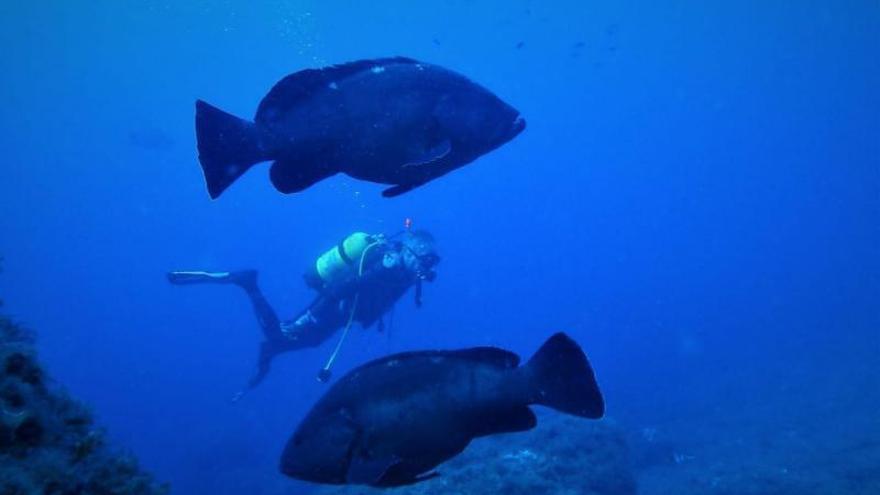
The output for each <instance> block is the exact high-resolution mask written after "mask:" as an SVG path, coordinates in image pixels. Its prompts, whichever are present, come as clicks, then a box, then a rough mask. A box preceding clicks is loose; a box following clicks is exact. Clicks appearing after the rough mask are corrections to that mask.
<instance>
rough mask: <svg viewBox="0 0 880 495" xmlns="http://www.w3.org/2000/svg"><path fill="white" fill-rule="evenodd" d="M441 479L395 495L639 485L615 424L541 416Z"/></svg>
mask: <svg viewBox="0 0 880 495" xmlns="http://www.w3.org/2000/svg"><path fill="white" fill-rule="evenodd" d="M437 471H438V472H439V473H440V476H438V477H436V478H432V479H430V480H427V481H424V482H421V483H417V484H415V485H412V486H409V487H405V488H401V489H399V490H394V493H395V494H400V495H403V494H407V495H409V494H418V495H447V494H462V493H503V494H505V495H520V494H522V495H527V494H528V495H575V494H577V495H612V494H613V495H630V494H635V493H636V482H635V478H634V476H633V473H632V471H631V469H630V463H629V454H628V449H627V446H626V441H625V437H624V434H623V433H622V431H621V430H620V429H619V428H618V427H617V426H615V425H614V424H613V423H612V422H611V421H608V420H603V421H588V420H584V419H580V418H574V417H571V416H565V415H562V414H557V413H550V412H548V413H546V414H541V415H540V416H539V419H538V426H537V427H536V428H535V429H533V430H531V431H529V432H526V433H513V434H507V435H495V436H491V437H486V438H481V439H477V440H475V441H474V442H473V443H471V445H470V446H469V447H468V448H467V449H466V450H465V451H464V452H463V453H462V454H461V455H459V456H458V457H456V458H454V459H452V460H450V461H449V462H447V463H445V464H442V465H441V466H439V467H438V468H437ZM317 493H319V494H321V495H343V494H345V495H358V494H378V493H387V491H383V490H381V489H375V488H369V487H363V486H345V487H326V488H323V489H321V490H319V491H318V492H317Z"/></svg>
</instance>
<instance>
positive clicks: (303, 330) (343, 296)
mask: <svg viewBox="0 0 880 495" xmlns="http://www.w3.org/2000/svg"><path fill="white" fill-rule="evenodd" d="M408 226H409V220H407V227H408ZM439 261H440V257H439V256H438V255H437V252H436V250H435V248H434V238H433V236H431V234H429V233H428V232H426V231H423V230H421V231H409V230H406V231H404V232H401V233H398V234H395V235H394V236H391V237H389V238H386V237H385V236H384V235H382V234H378V235H370V234H366V233H363V232H355V233H353V234H351V235H350V236H348V237H346V238H345V239H343V240H342V241H340V242H339V244H337V245H336V246H334V247H333V248H331V249H329V250H328V251H326V252H325V253H324V254H322V255H321V256H320V257H318V259H317V260H316V261H315V264H314V265H313V266H312V267H311V268H310V269H309V271H308V272H307V273H306V274H305V275H304V278H305V282H306V285H307V286H308V287H310V288H312V289H314V290H315V291H317V293H318V294H317V296H316V297H315V299H314V300H313V301H312V302H311V303H310V304H309V305H308V306H307V307H306V308H305V309H303V310H302V311H301V312H300V313H299V314H298V315H297V316H296V318H294V319H292V320H288V321H281V320H280V319H279V318H278V316H277V314H276V313H275V310H274V309H272V306H270V305H269V303H268V301H266V298H265V296H263V293H262V291H260V288H259V286H258V285H257V271H256V270H241V271H233V272H203V271H175V272H169V273H168V280H169V281H170V282H171V283H172V284H175V285H188V284H202V283H211V284H233V285H237V286H238V287H241V288H242V289H243V290H244V291H245V293H246V294H247V296H248V298H249V299H250V301H251V304H252V305H253V308H254V313H255V314H256V316H257V321H258V322H259V324H260V328H261V329H262V331H263V335H264V336H265V339H264V340H263V342H261V343H260V351H259V358H258V361H257V370H256V373H255V374H254V375H253V377H252V378H251V379H250V380H249V381H248V384H247V387H246V388H245V390H243V391H242V392H239V393H238V394H237V395H236V396H235V398H233V400H238V399H239V398H241V396H243V395H244V393H246V392H247V391H249V390H251V389H253V388H254V387H256V386H257V385H259V383H260V382H262V381H263V379H264V378H265V377H266V375H267V374H268V373H269V367H270V364H271V361H272V359H273V358H274V357H275V356H277V355H278V354H281V353H283V352H287V351H294V350H298V349H303V348H306V347H315V346H318V345H320V344H321V343H323V342H324V341H326V340H327V339H328V338H330V336H331V335H333V334H334V333H335V332H336V331H337V330H339V329H340V328H342V329H343V334H342V336H341V337H340V339H339V342H338V344H337V345H336V349H335V350H334V351H333V354H332V355H331V356H330V359H329V360H328V361H327V363H326V365H325V366H324V367H323V369H321V371H320V373H319V374H318V380H319V381H321V382H326V381H327V380H328V379H329V378H330V368H331V366H332V365H333V362H334V361H335V359H336V356H337V355H338V353H339V349H340V348H341V346H342V343H343V342H344V340H345V337H346V335H347V333H348V331H349V329H350V328H351V325H352V323H353V322H355V321H356V322H358V323H360V325H361V326H362V327H363V328H369V327H371V326H372V325H374V324H377V326H378V327H379V330H380V331H381V330H382V329H383V327H384V322H383V319H382V316H383V315H384V314H385V313H386V312H387V311H388V310H390V309H391V308H392V307H393V305H394V303H395V302H397V300H398V299H400V297H401V296H403V295H404V294H405V293H406V292H407V290H409V288H410V287H413V286H415V303H416V306H421V303H422V282H423V281H429V282H431V281H433V280H434V278H435V277H436V273H435V272H434V267H435V266H436V265H437V263H438V262H439Z"/></svg>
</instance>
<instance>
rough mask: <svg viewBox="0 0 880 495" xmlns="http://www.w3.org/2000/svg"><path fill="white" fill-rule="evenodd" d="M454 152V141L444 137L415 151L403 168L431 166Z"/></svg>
mask: <svg viewBox="0 0 880 495" xmlns="http://www.w3.org/2000/svg"><path fill="white" fill-rule="evenodd" d="M451 152H452V142H450V141H449V140H448V139H444V140H443V141H440V142H439V143H437V144H435V145H434V146H431V147H430V148H428V149H425V150H421V151H419V152H417V153H414V156H413V157H412V159H410V160H409V161H408V162H406V163H404V164H403V166H402V168H408V167H430V166H431V165H438V162H440V161H441V160H443V159H444V158H446V157H447V156H449V153H451Z"/></svg>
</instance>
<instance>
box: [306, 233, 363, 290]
mask: <svg viewBox="0 0 880 495" xmlns="http://www.w3.org/2000/svg"><path fill="white" fill-rule="evenodd" d="M374 242H376V240H375V238H374V237H373V236H371V235H370V234H367V233H365V232H355V233H353V234H351V235H350V236H348V237H346V238H345V239H343V240H342V241H340V242H339V244H337V245H335V246H333V247H332V248H330V249H328V250H327V251H326V252H325V253H324V254H322V255H321V256H319V257H318V259H317V260H315V272H316V273H317V275H318V278H319V279H320V280H321V282H322V283H323V285H324V286H325V287H327V286H331V285H334V284H337V283H339V282H341V281H344V280H346V279H348V278H351V277H355V276H357V271H358V262H359V261H360V259H361V256H363V255H364V252H365V251H366V249H367V247H369V246H370V245H371V244H373V243H374Z"/></svg>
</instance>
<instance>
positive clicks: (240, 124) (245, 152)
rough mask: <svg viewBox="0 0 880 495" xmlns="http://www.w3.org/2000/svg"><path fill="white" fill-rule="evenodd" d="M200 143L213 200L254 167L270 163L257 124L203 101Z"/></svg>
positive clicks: (200, 103)
mask: <svg viewBox="0 0 880 495" xmlns="http://www.w3.org/2000/svg"><path fill="white" fill-rule="evenodd" d="M196 139H197V140H198V145H199V162H200V163H201V164H202V171H203V172H204V173H205V182H206V183H207V185H208V194H210V195H211V198H212V199H216V198H217V197H218V196H220V194H222V193H223V191H225V190H226V188H227V187H229V185H230V184H232V183H233V182H235V180H236V179H238V178H239V177H241V174H243V173H245V172H247V170H248V169H249V168H250V167H251V165H253V164H255V163H258V162H262V161H265V160H268V159H269V157H267V156H266V152H265V151H264V149H263V148H264V146H263V141H264V140H263V139H262V136H261V131H260V129H259V128H258V127H257V125H256V124H254V123H253V122H248V121H247V120H243V119H240V118H238V117H236V116H234V115H230V114H228V113H226V112H224V111H223V110H220V109H219V108H216V107H213V106H211V105H209V104H207V103H205V102H204V101H202V100H197V101H196Z"/></svg>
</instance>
